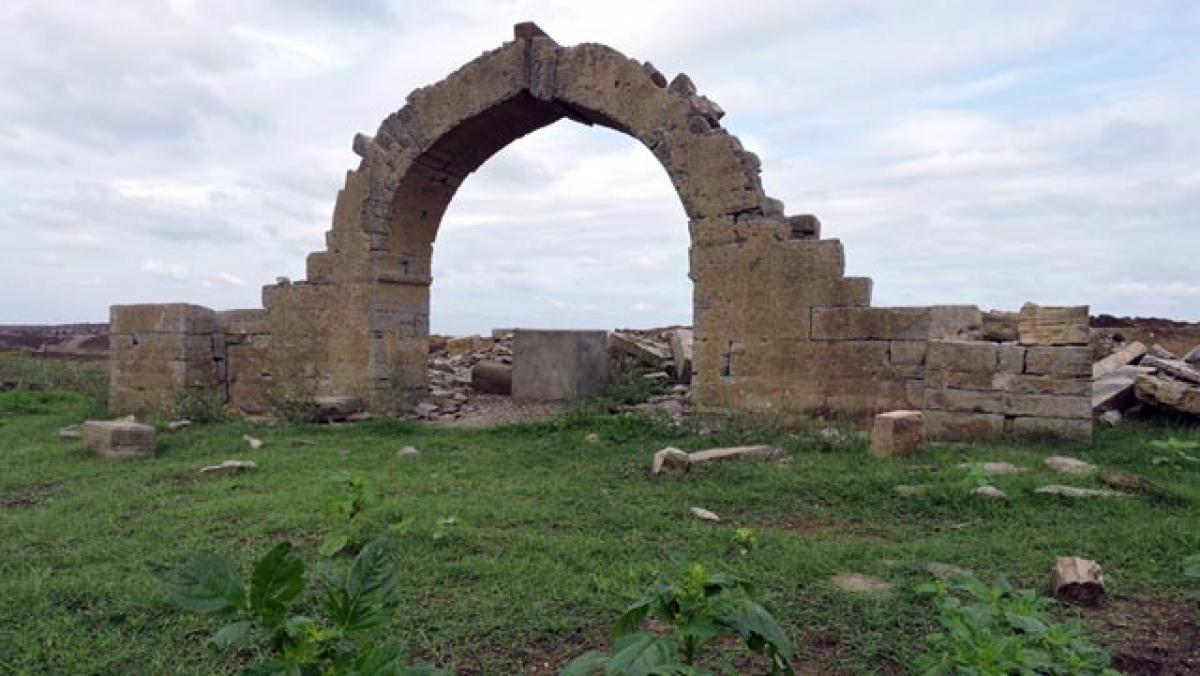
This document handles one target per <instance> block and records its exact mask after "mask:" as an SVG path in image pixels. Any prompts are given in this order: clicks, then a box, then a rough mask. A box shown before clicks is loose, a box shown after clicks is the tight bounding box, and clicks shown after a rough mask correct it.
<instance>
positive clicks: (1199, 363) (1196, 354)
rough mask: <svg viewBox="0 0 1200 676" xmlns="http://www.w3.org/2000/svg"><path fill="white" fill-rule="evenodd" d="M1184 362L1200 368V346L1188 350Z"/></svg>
mask: <svg viewBox="0 0 1200 676" xmlns="http://www.w3.org/2000/svg"><path fill="white" fill-rule="evenodd" d="M1183 361H1184V362H1186V363H1187V364H1190V365H1191V366H1194V367H1196V368H1200V345H1197V346H1196V347H1193V348H1192V349H1190V350H1188V353H1187V354H1185V355H1183Z"/></svg>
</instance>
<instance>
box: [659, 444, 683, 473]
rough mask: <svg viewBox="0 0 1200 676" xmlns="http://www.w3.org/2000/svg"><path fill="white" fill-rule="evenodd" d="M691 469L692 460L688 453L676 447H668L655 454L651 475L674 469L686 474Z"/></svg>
mask: <svg viewBox="0 0 1200 676" xmlns="http://www.w3.org/2000/svg"><path fill="white" fill-rule="evenodd" d="M690 467H691V460H690V458H689V457H688V454H687V453H684V452H683V451H681V450H679V449H678V448H674V447H667V448H664V449H662V450H661V451H659V452H657V453H655V454H654V461H653V462H652V463H651V465H650V473H651V474H658V473H659V472H661V471H663V470H664V469H673V470H679V471H683V472H686V471H687V470H688V469H689V468H690Z"/></svg>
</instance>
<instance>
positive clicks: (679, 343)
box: [671, 329, 695, 383]
mask: <svg viewBox="0 0 1200 676" xmlns="http://www.w3.org/2000/svg"><path fill="white" fill-rule="evenodd" d="M694 339H695V335H694V334H693V333H692V330H691V329H675V330H674V331H672V332H671V361H673V362H674V363H675V379H676V380H678V381H679V382H681V383H690V382H691V381H692V342H693V341H694Z"/></svg>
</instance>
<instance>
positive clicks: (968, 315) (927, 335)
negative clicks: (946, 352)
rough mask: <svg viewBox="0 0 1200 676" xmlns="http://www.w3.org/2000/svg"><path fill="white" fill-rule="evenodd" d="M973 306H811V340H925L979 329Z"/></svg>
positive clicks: (976, 314) (976, 311) (980, 322)
mask: <svg viewBox="0 0 1200 676" xmlns="http://www.w3.org/2000/svg"><path fill="white" fill-rule="evenodd" d="M982 324H983V320H982V318H981V316H980V312H979V308H977V307H975V306H974V305H934V306H931V307H814V308H813V309H812V328H811V332H812V339H813V340H928V339H931V338H952V337H954V336H957V335H958V334H959V333H960V332H963V331H968V330H973V329H979V328H980V326H982Z"/></svg>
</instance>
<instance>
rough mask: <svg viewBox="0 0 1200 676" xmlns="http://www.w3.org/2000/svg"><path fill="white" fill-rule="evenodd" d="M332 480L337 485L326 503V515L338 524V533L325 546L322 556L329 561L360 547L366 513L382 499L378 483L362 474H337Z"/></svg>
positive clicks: (329, 538)
mask: <svg viewBox="0 0 1200 676" xmlns="http://www.w3.org/2000/svg"><path fill="white" fill-rule="evenodd" d="M330 479H331V481H332V482H333V485H332V486H331V487H330V491H329V496H328V497H327V498H326V499H325V512H326V513H327V514H329V515H330V516H331V517H332V518H333V519H334V521H335V522H336V526H335V528H336V530H334V532H333V533H330V534H329V535H328V536H327V537H326V538H325V541H324V542H323V543H322V544H321V556H325V557H330V556H334V555H336V554H337V553H338V552H340V551H342V550H343V549H345V548H346V546H347V545H357V544H358V543H357V540H358V535H359V531H360V530H361V527H362V515H363V512H365V511H366V510H367V508H368V507H371V506H372V505H374V504H375V502H376V501H377V499H378V494H377V493H376V491H375V485H374V483H372V482H371V480H370V479H368V478H367V477H366V476H365V475H363V474H362V473H360V472H336V473H334V474H333V476H331V477H330Z"/></svg>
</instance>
